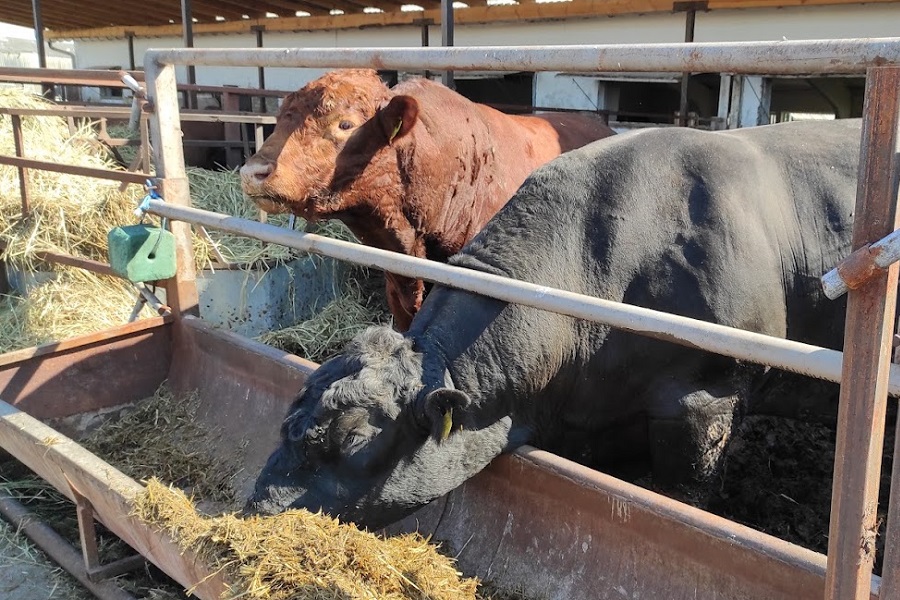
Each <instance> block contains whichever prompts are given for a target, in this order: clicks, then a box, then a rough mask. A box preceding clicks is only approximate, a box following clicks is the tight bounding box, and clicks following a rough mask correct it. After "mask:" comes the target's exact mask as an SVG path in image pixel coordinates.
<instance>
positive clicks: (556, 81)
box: [76, 4, 900, 108]
mask: <svg viewBox="0 0 900 600" xmlns="http://www.w3.org/2000/svg"><path fill="white" fill-rule="evenodd" d="M462 10H465V9H462ZM897 23H900V4H889V5H856V6H833V7H807V8H803V7H797V8H790V9H750V10H727V11H712V12H700V13H697V19H696V26H695V40H696V41H698V42H721V41H752V40H780V39H782V38H787V39H791V40H798V39H823V38H848V37H887V36H895V35H898V34H900V30H898V29H897ZM683 36H684V14H651V15H640V16H621V17H613V18H608V17H601V18H593V19H575V20H568V21H554V22H543V23H541V22H535V23H518V24H517V23H497V24H484V25H457V27H456V30H455V34H454V37H455V41H456V45H458V46H477V45H498V46H508V45H518V44H522V45H561V44H601V43H654V42H680V41H682V40H683ZM429 37H430V39H431V43H432V45H439V44H440V28H439V27H432V28H430V32H429ZM420 43H421V31H420V28H419V27H417V26H416V27H413V26H407V27H382V28H368V29H354V30H336V31H317V32H296V33H280V32H279V33H266V34H264V44H265V46H266V47H267V48H280V47H307V48H341V47H350V48H352V47H357V48H360V47H418V46H419V45H420ZM195 45H196V46H197V47H202V48H226V47H227V48H241V47H244V48H252V47H255V45H256V38H255V36H253V35H248V34H240V35H239V34H233V35H212V36H197V37H196V38H195ZM134 46H135V60H136V62H137V64H138V67H139V68H140V67H141V66H142V64H143V55H144V52H145V51H146V50H147V49H148V48H166V47H181V46H182V43H181V39H180V38H175V37H170V38H153V39H141V38H137V39H135V42H134ZM76 53H77V55H78V65H77V66H78V67H79V68H91V67H109V66H127V63H128V45H127V42H126V40H124V39H123V40H79V41H76ZM196 73H197V82H198V83H200V84H206V85H239V86H245V87H257V85H258V77H257V71H256V69H255V68H246V67H244V68H234V67H205V66H198V67H197V69H196ZM321 73H322V71H321V70H313V69H283V68H269V69H267V70H266V87H267V88H270V89H286V90H293V89H297V88H298V87H300V86H302V85H303V84H304V83H306V82H307V81H309V80H311V79H314V78H315V77H317V76H318V75H320V74H321ZM460 75H462V74H461V73H460ZM549 75H550V74H548V76H544V77H540V78H537V80H536V85H535V96H534V101H535V103H536V104H538V105H549V104H547V103H546V102H542V101H546V100H548V99H549V98H550V97H558V96H559V95H560V94H561V93H564V92H565V91H566V90H567V89H571V88H572V87H573V83H572V82H569V81H563V80H562V79H561V78H559V77H554V76H549ZM186 79H187V76H186V70H185V69H183V68H182V69H179V81H186ZM593 87H595V88H599V87H600V84H599V83H598V84H596V85H595V86H593ZM595 94H597V95H601V96H602V90H600V89H595V90H591V91H590V95H591V96H592V97H594V96H595ZM573 102H575V101H573ZM587 103H588V101H587V99H586V98H585V99H581V100H579V101H577V102H575V105H577V106H578V107H579V108H588V106H587ZM557 104H558V103H557ZM598 104H604V102H599V103H598ZM605 104H612V103H610V102H606V103H605ZM558 105H559V106H565V104H558ZM582 105H584V106H582ZM607 107H608V108H613V107H612V106H607Z"/></svg>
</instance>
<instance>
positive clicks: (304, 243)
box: [149, 200, 900, 396]
mask: <svg viewBox="0 0 900 600" xmlns="http://www.w3.org/2000/svg"><path fill="white" fill-rule="evenodd" d="M149 212H151V213H153V214H156V215H159V216H162V217H166V218H169V219H174V220H178V221H186V222H188V223H194V224H197V225H203V226H204V227H212V228H213V229H218V230H221V231H228V232H230V233H236V234H239V235H245V236H248V237H253V238H256V239H260V240H262V241H265V242H271V243H275V244H281V245H283V246H288V247H291V248H297V249H298V250H304V251H306V252H313V253H315V254H321V255H324V256H330V257H332V258H337V259H340V260H345V261H348V262H352V263H356V264H360V265H364V266H367V267H376V268H378V269H382V270H384V271H390V272H391V273H396V274H398V275H406V276H408V277H416V278H421V279H425V280H428V281H434V282H438V283H442V284H445V285H449V286H451V287H455V288H461V289H464V290H469V291H471V292H476V293H478V294H482V295H484V296H489V297H491V298H498V299H500V300H505V301H506V302H515V303H517V304H524V305H527V306H533V307H535V308H540V309H543V310H548V311H551V312H555V313H560V314H564V315H569V316H571V317H577V318H580V319H587V320H589V321H597V322H600V323H606V324H608V325H611V326H613V327H616V328H618V329H623V330H625V331H630V332H633V333H638V334H641V335H645V336H648V337H653V338H657V339H661V340H666V341H670V342H673V343H676V344H680V345H682V346H688V347H691V348H698V349H701V350H708V351H710V352H715V353H717V354H724V355H726V356H732V357H734V358H738V359H741V360H747V361H750V362H754V363H759V364H765V365H770V366H773V367H778V368H782V369H786V370H788V371H794V372H796V373H801V374H804V375H809V376H812V377H818V378H819V379H826V380H828V381H834V382H840V380H841V363H842V360H843V353H841V352H838V351H836V350H830V349H827V348H820V347H818V346H812V345H809V344H803V343H800V342H794V341H790V340H785V339H781V338H776V337H771V336H767V335H762V334H759V333H753V332H750V331H743V330H741V329H733V328H731V327H725V326H724V325H717V324H715V323H708V322H706V321H699V320H697V319H690V318H687V317H681V316H678V315H671V314H668V313H664V312H659V311H655V310H650V309H647V308H641V307H638V306H631V305H628V304H622V303H619V302H613V301H610V300H603V299H601V298H594V297H591V296H585V295H582V294H575V293H572V292H567V291H564V290H558V289H555V288H550V287H546V286H541V285H536V284H533V283H527V282H524V281H517V280H515V279H510V278H507V277H500V276H498V275H493V274H490V273H483V272H481V271H474V270H471V269H464V268H461V267H454V266H451V265H446V264H443V263H438V262H434V261H430V260H425V259H421V258H415V257H412V256H406V255H404V254H398V253H396V252H389V251H387V250H380V249H378V248H371V247H368V246H362V245H360V244H354V243H351V242H344V241H341V240H334V239H331V238H327V237H322V236H318V235H315V234H311V233H301V232H297V231H290V230H288V229H285V228H283V227H276V226H274V225H268V224H265V223H258V222H256V221H250V220H247V219H239V218H237V217H231V216H228V215H222V214H218V213H214V212H209V211H205V210H200V209H196V208H187V207H183V206H174V205H172V204H167V203H166V202H162V201H159V200H151V201H150V205H149ZM890 369H891V370H890V379H889V384H888V391H889V393H890V394H891V395H892V396H900V366H897V365H891V367H890Z"/></svg>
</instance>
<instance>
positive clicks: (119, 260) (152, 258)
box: [106, 225, 175, 283]
mask: <svg viewBox="0 0 900 600" xmlns="http://www.w3.org/2000/svg"><path fill="white" fill-rule="evenodd" d="M106 239H107V242H108V243H109V266H110V267H112V270H113V271H115V273H116V274H118V275H119V276H121V277H124V278H125V279H127V280H129V281H133V282H135V283H137V282H140V281H156V280H158V279H168V278H169V277H172V276H174V275H175V236H174V235H172V233H171V232H170V231H166V230H165V229H160V228H159V227H150V226H149V225H126V226H125V227H116V228H114V229H112V230H110V232H109V235H107V238H106Z"/></svg>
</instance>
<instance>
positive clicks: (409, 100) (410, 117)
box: [375, 96, 419, 144]
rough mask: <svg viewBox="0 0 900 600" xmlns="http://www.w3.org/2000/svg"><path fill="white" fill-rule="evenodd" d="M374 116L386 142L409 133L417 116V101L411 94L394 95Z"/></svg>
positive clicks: (391, 141) (390, 142)
mask: <svg viewBox="0 0 900 600" xmlns="http://www.w3.org/2000/svg"><path fill="white" fill-rule="evenodd" d="M375 118H376V119H378V123H379V125H381V130H382V131H383V132H384V136H385V137H386V138H387V142H388V144H392V143H393V142H394V140H397V139H400V138H402V137H403V136H404V135H406V134H407V133H409V130H410V129H412V127H413V125H415V124H416V120H417V119H418V118H419V103H418V102H417V101H416V99H415V98H413V97H412V96H394V97H393V98H391V101H390V102H388V104H387V106H385V107H384V108H382V109H380V110H379V111H378V112H377V113H376V114H375Z"/></svg>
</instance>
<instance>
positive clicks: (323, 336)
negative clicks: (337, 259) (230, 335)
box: [257, 267, 391, 363]
mask: <svg viewBox="0 0 900 600" xmlns="http://www.w3.org/2000/svg"><path fill="white" fill-rule="evenodd" d="M337 285H339V286H340V287H339V289H338V290H336V294H335V299H334V300H332V301H331V302H328V303H327V304H325V306H323V307H322V308H321V309H319V310H317V311H316V312H315V314H314V315H313V316H312V317H311V318H309V319H307V320H304V321H300V322H299V323H296V324H294V325H291V326H289V327H285V328H283V329H277V330H275V331H270V332H266V333H264V334H262V335H260V336H259V337H258V338H257V339H258V340H259V341H261V342H262V343H264V344H268V345H270V346H273V347H275V348H278V349H280V350H284V351H285V352H290V353H291V354H296V355H298V356H302V357H304V358H307V359H309V360H311V361H313V362H318V363H321V362H324V361H326V360H328V359H329V358H331V357H332V356H334V355H335V354H337V353H338V352H340V351H341V350H343V348H344V346H346V345H347V343H348V342H349V341H350V340H351V339H353V338H354V337H355V336H356V335H357V334H358V333H360V332H362V331H363V330H365V329H366V328H367V327H369V326H371V325H378V324H388V323H390V320H391V315H390V313H389V312H388V310H387V301H386V299H385V297H384V283H383V280H382V279H381V278H379V277H377V276H375V275H374V274H373V273H371V272H370V271H369V270H368V269H365V268H363V267H354V268H353V269H351V270H350V272H349V274H348V275H347V276H346V278H345V279H344V281H341V282H338V284H337Z"/></svg>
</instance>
